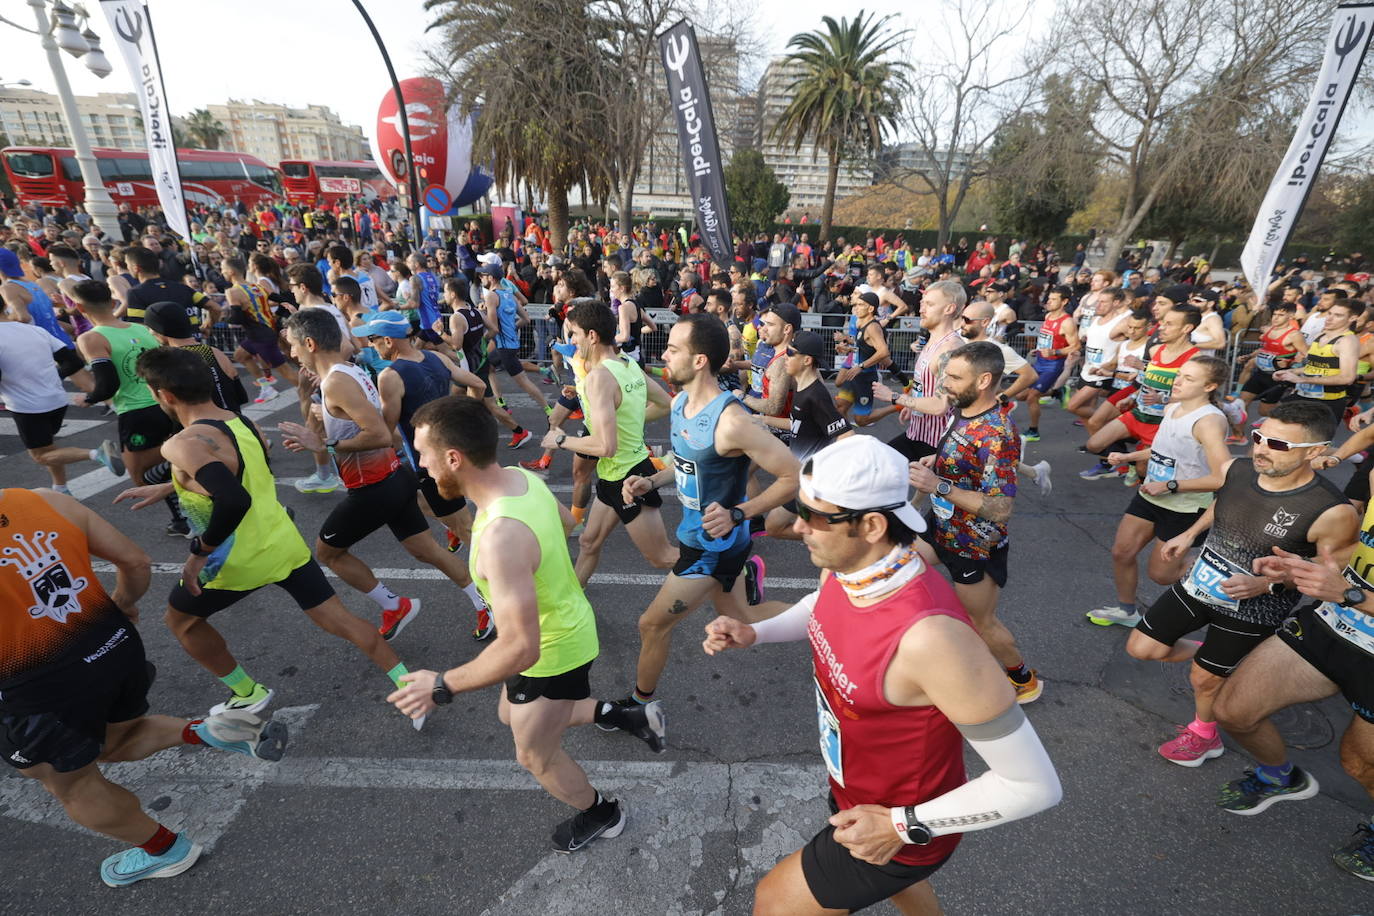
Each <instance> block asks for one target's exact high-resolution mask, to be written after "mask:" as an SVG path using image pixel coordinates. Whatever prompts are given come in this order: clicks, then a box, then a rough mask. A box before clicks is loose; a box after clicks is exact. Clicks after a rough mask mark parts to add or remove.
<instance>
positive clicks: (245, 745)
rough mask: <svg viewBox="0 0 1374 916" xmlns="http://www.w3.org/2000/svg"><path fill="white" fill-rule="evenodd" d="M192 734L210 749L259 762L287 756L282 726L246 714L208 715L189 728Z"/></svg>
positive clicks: (278, 723)
mask: <svg viewBox="0 0 1374 916" xmlns="http://www.w3.org/2000/svg"><path fill="white" fill-rule="evenodd" d="M191 731H193V732H195V733H196V735H198V736H199V737H200V740H201V741H202V742H204V743H205V744H208V745H209V746H210V747H217V748H219V749H220V750H222V751H231V752H232V753H235V754H244V755H246V756H248V757H256V758H258V759H259V760H280V759H282V757H284V756H286V742H287V741H288V740H290V735H289V734H288V733H287V730H286V726H285V725H284V724H283V723H281V722H277V721H274V720H271V719H269V720H268V721H266V722H264V721H263V720H262V719H260V718H258V717H257V716H255V715H253V714H252V713H246V712H226V713H222V714H220V715H218V716H211V717H210V718H208V719H204V720H202V721H200V722H197V723H195V724H194V725H192V726H191Z"/></svg>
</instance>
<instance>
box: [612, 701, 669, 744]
mask: <svg viewBox="0 0 1374 916" xmlns="http://www.w3.org/2000/svg"><path fill="white" fill-rule="evenodd" d="M620 730H621V731H626V732H629V733H630V734H632V735H634V736H635V737H636V738H638V739H639V740H640V741H643V742H644V743H645V744H647V745H649V750H651V751H653V752H654V753H655V754H662V753H663V752H664V751H666V750H667V749H668V716H667V714H666V713H664V711H663V701H662V700H651V701H649V702H648V703H644V704H642V705H641V704H639V703H634V704H633V705H632V706H629V707H626V708H625V722H624V723H623V724H622V725H621V726H620Z"/></svg>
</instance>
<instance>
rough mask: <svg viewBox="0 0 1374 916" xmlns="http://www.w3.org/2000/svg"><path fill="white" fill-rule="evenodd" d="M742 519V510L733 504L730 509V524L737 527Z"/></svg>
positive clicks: (741, 523) (743, 517)
mask: <svg viewBox="0 0 1374 916" xmlns="http://www.w3.org/2000/svg"><path fill="white" fill-rule="evenodd" d="M744 519H745V515H744V510H743V509H741V508H740V507H739V506H734V507H732V508H731V509H730V524H732V525H734V526H735V527H736V528H738V527H739V526H740V525H743V524H744Z"/></svg>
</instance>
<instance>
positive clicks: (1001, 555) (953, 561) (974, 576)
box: [921, 517, 1011, 588]
mask: <svg viewBox="0 0 1374 916" xmlns="http://www.w3.org/2000/svg"><path fill="white" fill-rule="evenodd" d="M934 530H935V520H934V519H933V518H930V517H927V518H926V530H925V533H924V534H922V535H921V537H923V538H925V539H926V541H928V542H929V543H930V546H931V547H934V548H935V556H936V557H937V558H939V560H940V565H941V566H943V567H944V568H945V570H946V571H947V572H948V573H949V577H950V579H952V580H953V582H954V584H955V585H977V584H978V583H979V582H982V581H983V578H984V577H990V578H991V579H992V581H993V582H996V583H997V587H998V588H1006V587H1007V554H1009V553H1010V552H1011V545H1010V544H1004V545H1002V546H1001V547H998V548H997V549H995V550H992V551H990V552H989V553H988V556H987V558H986V559H983V560H980V559H977V558H975V557H962V556H960V555H959V554H957V553H950V552H949V551H948V550H945V549H944V548H943V547H941V546H940V545H939V544H936V543H935V541H934V540H933V539H932V536H931V532H933V531H934Z"/></svg>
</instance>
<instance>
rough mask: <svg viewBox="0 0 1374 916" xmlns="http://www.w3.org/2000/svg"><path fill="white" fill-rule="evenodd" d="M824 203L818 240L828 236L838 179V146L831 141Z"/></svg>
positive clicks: (823, 239) (827, 151) (833, 213)
mask: <svg viewBox="0 0 1374 916" xmlns="http://www.w3.org/2000/svg"><path fill="white" fill-rule="evenodd" d="M826 159H827V162H826V165H827V169H826V173H825V204H824V205H822V207H821V235H820V239H819V241H822V242H824V241H825V240H826V239H828V238H830V223H831V221H832V220H833V219H834V217H835V185H836V183H837V182H838V181H839V180H840V148H839V144H837V143H835V142H834V141H831V142H830V144H829V148H828V149H827V150H826Z"/></svg>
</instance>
